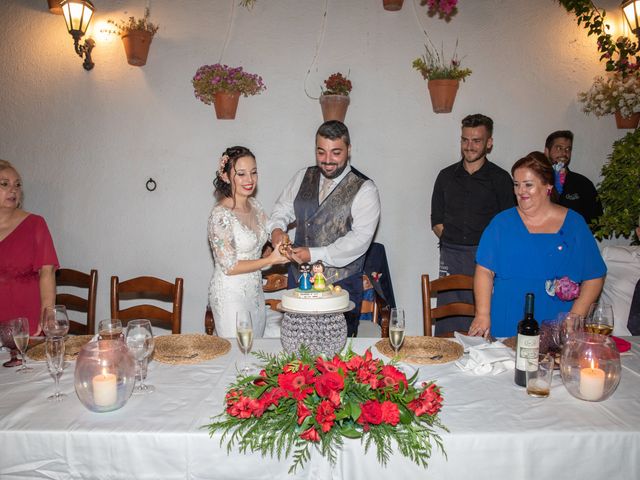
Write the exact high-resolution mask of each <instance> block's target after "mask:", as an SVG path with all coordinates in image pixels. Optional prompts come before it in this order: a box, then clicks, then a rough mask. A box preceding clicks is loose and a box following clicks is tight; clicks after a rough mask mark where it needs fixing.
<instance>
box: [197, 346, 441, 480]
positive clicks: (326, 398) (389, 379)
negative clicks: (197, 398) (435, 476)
mask: <svg viewBox="0 0 640 480" xmlns="http://www.w3.org/2000/svg"><path fill="white" fill-rule="evenodd" d="M255 355H256V356H257V357H258V358H260V359H261V360H262V361H263V362H264V364H265V365H264V368H263V370H262V371H261V372H260V374H259V375H254V376H240V377H239V378H238V379H237V380H236V382H235V383H234V384H232V385H231V386H230V387H229V390H228V392H227V395H226V398H225V400H226V409H225V411H224V412H223V413H221V414H220V415H218V416H217V417H215V418H214V419H213V420H214V421H213V423H211V424H209V425H207V427H208V429H209V433H210V435H213V434H215V433H216V432H222V437H221V440H220V443H221V444H222V443H223V442H224V441H225V439H227V438H229V444H228V445H227V449H228V450H230V449H231V448H232V447H233V445H234V444H237V445H238V448H239V450H240V451H241V452H243V453H245V452H247V451H260V452H261V453H262V454H263V455H265V454H269V455H272V456H273V455H274V454H275V455H277V457H278V459H279V458H280V457H281V456H286V457H288V456H290V455H292V454H293V464H292V465H291V468H290V469H289V473H293V472H295V470H296V469H297V468H298V467H302V466H303V465H304V463H305V462H306V461H307V460H309V458H310V450H311V448H314V447H315V448H317V449H318V451H320V453H321V454H322V455H323V456H325V457H326V458H328V459H329V461H330V462H331V463H332V464H335V461H336V458H337V454H338V450H340V448H341V447H342V445H343V444H344V437H346V438H352V439H357V438H360V439H361V442H362V444H363V445H364V447H365V450H366V449H368V448H369V446H370V445H375V447H376V450H377V458H378V459H379V461H380V463H382V464H383V465H385V464H386V463H387V461H388V459H389V457H390V455H391V453H392V452H400V453H402V455H404V456H406V457H408V458H410V459H411V460H413V461H414V462H416V463H417V464H418V465H421V466H423V467H425V468H426V467H427V466H428V460H429V458H430V456H431V450H432V442H435V444H436V445H437V447H438V449H439V450H440V451H441V452H442V453H443V454H444V453H445V452H444V448H443V445H442V438H441V437H440V435H439V434H438V433H437V432H436V428H441V429H443V430H445V431H446V430H447V429H446V427H445V426H444V425H442V423H440V419H439V417H438V412H439V411H440V409H441V408H442V401H443V398H442V395H441V392H440V388H439V387H438V386H437V385H436V384H434V383H423V384H422V385H421V386H419V387H416V386H415V383H416V376H417V374H416V375H414V376H413V377H411V378H410V379H407V377H406V376H405V374H404V373H403V372H401V371H400V370H399V369H398V368H396V366H395V365H394V364H393V363H391V364H388V365H385V364H384V362H383V361H382V360H379V359H374V358H373V356H372V354H371V350H367V351H366V352H365V354H364V355H358V354H356V353H354V352H353V351H352V350H351V348H348V350H347V352H346V353H344V354H343V355H336V356H334V357H333V358H332V359H327V358H325V357H324V356H320V357H316V358H314V357H312V356H311V355H310V354H309V353H308V351H306V350H304V349H302V351H301V352H300V354H299V356H296V354H286V353H281V354H279V355H269V354H264V353H256V354H255ZM391 440H394V441H395V443H396V444H397V448H394V446H393V444H392V442H391Z"/></svg>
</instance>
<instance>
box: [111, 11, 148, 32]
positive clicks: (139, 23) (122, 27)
mask: <svg viewBox="0 0 640 480" xmlns="http://www.w3.org/2000/svg"><path fill="white" fill-rule="evenodd" d="M107 22H108V23H110V24H111V25H113V26H114V27H115V28H116V31H113V30H108V31H107V33H117V34H118V35H120V36H121V37H122V36H123V35H127V34H128V33H129V32H133V31H143V32H149V33H150V34H151V35H152V36H153V35H155V34H156V32H157V31H158V29H159V28H160V27H159V26H158V25H156V24H154V23H151V22H150V21H149V9H148V8H145V9H144V17H143V18H138V19H136V18H135V17H129V20H127V21H126V22H125V21H124V20H118V21H117V22H116V21H114V20H111V19H109V20H107Z"/></svg>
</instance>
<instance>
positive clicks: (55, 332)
mask: <svg viewBox="0 0 640 480" xmlns="http://www.w3.org/2000/svg"><path fill="white" fill-rule="evenodd" d="M40 325H41V327H42V331H43V332H44V334H45V336H47V337H64V336H66V335H67V333H69V317H68V316H67V307H65V306H64V305H53V306H50V307H45V309H44V312H42V319H41V323H40Z"/></svg>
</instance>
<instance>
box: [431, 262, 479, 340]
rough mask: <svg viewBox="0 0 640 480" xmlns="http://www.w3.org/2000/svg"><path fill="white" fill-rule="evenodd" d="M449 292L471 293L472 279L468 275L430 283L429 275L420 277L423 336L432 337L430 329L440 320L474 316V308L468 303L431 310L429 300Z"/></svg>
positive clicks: (442, 306) (455, 303) (445, 278)
mask: <svg viewBox="0 0 640 480" xmlns="http://www.w3.org/2000/svg"><path fill="white" fill-rule="evenodd" d="M450 290H471V291H473V277H472V276H470V275H449V276H447V277H441V278H437V279H436V280H431V281H430V280H429V275H426V274H424V275H422V318H423V323H424V334H425V336H428V337H430V336H432V333H431V332H432V328H431V327H432V326H433V325H434V324H435V322H436V321H438V320H439V319H441V318H445V317H451V316H463V317H473V316H474V315H475V306H474V305H473V304H470V303H463V302H453V303H448V304H446V305H440V306H439V307H435V308H431V299H432V298H436V296H437V295H438V292H446V291H450ZM464 333H466V332H464ZM442 336H446V337H451V336H453V334H452V333H447V334H444V335H442Z"/></svg>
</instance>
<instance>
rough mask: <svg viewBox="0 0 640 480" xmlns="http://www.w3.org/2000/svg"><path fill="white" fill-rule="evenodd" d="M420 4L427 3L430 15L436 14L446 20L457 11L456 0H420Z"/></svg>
mask: <svg viewBox="0 0 640 480" xmlns="http://www.w3.org/2000/svg"><path fill="white" fill-rule="evenodd" d="M420 5H427V7H428V10H427V15H429V16H430V17H435V16H436V15H437V16H438V17H440V18H441V19H443V20H445V21H447V22H448V21H449V20H451V17H453V16H454V15H455V14H456V13H458V7H457V5H458V0H420Z"/></svg>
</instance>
